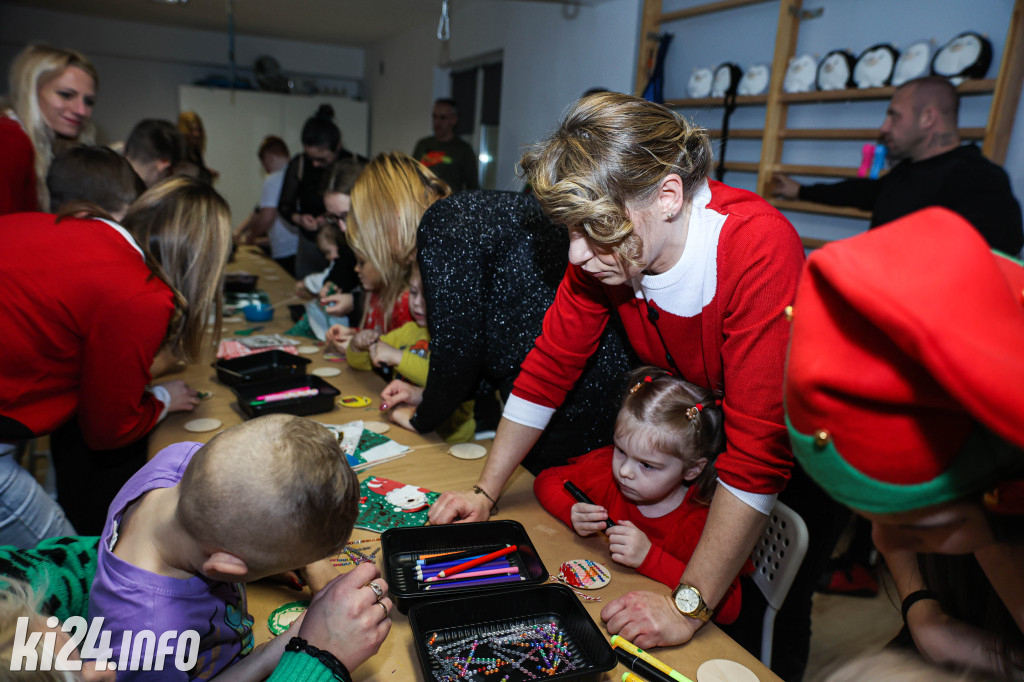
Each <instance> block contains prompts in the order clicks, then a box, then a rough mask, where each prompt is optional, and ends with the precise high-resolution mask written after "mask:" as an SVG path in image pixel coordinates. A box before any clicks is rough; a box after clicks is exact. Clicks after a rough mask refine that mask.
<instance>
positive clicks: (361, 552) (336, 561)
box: [331, 538, 380, 567]
mask: <svg viewBox="0 0 1024 682" xmlns="http://www.w3.org/2000/svg"><path fill="white" fill-rule="evenodd" d="M370 542H380V538H369V539H368V540H353V541H351V542H349V543H348V544H347V545H345V546H344V547H343V548H342V550H341V553H340V554H339V555H338V556H336V557H332V558H331V565H332V566H335V567H339V566H358V565H359V564H365V563H373V560H374V557H376V556H377V553H378V552H380V547H378V548H377V549H375V550H373V551H372V552H370V550H369V548H368V547H363V548H360V547H359V545H365V544H367V543H370Z"/></svg>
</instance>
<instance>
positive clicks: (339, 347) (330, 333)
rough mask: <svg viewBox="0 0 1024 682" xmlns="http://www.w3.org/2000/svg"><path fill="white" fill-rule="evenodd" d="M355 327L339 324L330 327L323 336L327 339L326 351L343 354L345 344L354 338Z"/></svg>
mask: <svg viewBox="0 0 1024 682" xmlns="http://www.w3.org/2000/svg"><path fill="white" fill-rule="evenodd" d="M355 333H356V329H355V327H346V326H344V325H340V324H334V325H331V326H330V328H329V329H328V330H327V334H326V335H325V337H326V339H327V348H326V350H328V351H330V350H336V351H338V352H339V353H344V352H345V344H346V343H348V341H349V339H351V338H352V337H353V336H355Z"/></svg>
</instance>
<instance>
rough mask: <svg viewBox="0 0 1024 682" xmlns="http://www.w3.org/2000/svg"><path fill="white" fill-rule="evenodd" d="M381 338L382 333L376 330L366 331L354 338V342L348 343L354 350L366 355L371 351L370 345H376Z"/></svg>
mask: <svg viewBox="0 0 1024 682" xmlns="http://www.w3.org/2000/svg"><path fill="white" fill-rule="evenodd" d="M379 338H380V332H379V331H377V330H376V329H364V330H362V331H361V332H358V333H357V334H356V335H355V336H353V337H352V340H351V341H349V342H348V345H349V347H351V348H352V349H353V350H358V351H362V352H364V353H365V352H366V351H368V350H370V344H372V343H374V342H375V341H376V340H377V339H379Z"/></svg>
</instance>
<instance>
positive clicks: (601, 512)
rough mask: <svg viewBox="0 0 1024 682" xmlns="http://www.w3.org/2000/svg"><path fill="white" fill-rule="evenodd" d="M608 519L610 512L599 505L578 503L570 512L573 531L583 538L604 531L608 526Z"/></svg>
mask: <svg viewBox="0 0 1024 682" xmlns="http://www.w3.org/2000/svg"><path fill="white" fill-rule="evenodd" d="M607 518H608V510H607V509H605V508H604V507H602V506H601V505H599V504H587V503H586V502H577V503H576V504H574V505H573V506H572V509H571V510H570V512H569V519H570V520H571V521H572V529H573V530H574V531H576V534H577V535H579V536H582V537H587V536H588V535H593V534H594V533H600V532H601V531H603V530H604V529H605V528H606V527H607V525H608V524H606V523H605V522H604V520H605V519H607Z"/></svg>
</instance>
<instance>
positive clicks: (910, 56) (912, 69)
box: [892, 40, 932, 87]
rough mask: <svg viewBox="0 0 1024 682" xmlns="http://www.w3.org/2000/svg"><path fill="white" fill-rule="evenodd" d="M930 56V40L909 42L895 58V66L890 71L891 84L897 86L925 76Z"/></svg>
mask: <svg viewBox="0 0 1024 682" xmlns="http://www.w3.org/2000/svg"><path fill="white" fill-rule="evenodd" d="M931 57H932V45H931V41H928V40H919V41H918V42H916V43H911V44H910V45H909V46H908V47H907V48H906V49H905V50H903V52H901V53H900V58H899V59H897V60H896V68H895V69H894V70H893V73H892V84H893V85H895V86H896V87H899V86H901V85H903V84H904V83H906V82H907V81H912V80H914V79H915V78H921V77H922V76H927V75H928V68H929V64H930V63H931Z"/></svg>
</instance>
